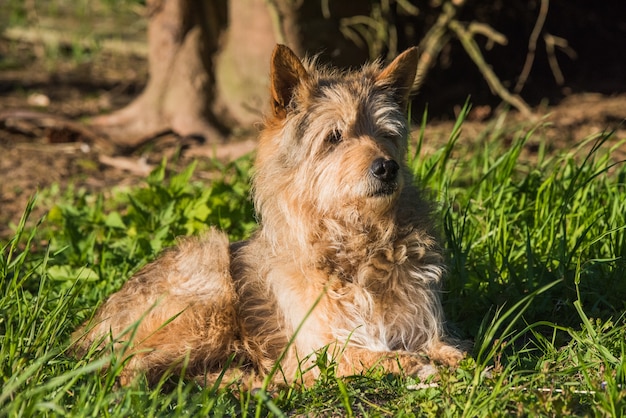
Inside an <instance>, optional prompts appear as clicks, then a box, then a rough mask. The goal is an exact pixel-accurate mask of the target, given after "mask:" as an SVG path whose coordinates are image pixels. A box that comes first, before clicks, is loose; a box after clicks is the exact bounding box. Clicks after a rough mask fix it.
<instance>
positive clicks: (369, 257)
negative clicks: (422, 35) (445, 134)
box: [72, 45, 464, 387]
mask: <svg viewBox="0 0 626 418" xmlns="http://www.w3.org/2000/svg"><path fill="white" fill-rule="evenodd" d="M417 60H418V54H417V50H416V48H411V49H408V50H406V51H405V52H404V53H402V54H401V55H399V56H398V57H397V58H396V59H395V60H393V62H391V63H390V64H389V65H387V66H386V67H383V66H381V65H380V64H379V63H370V64H366V65H364V66H363V67H362V68H361V69H360V70H355V71H348V72H342V71H339V70H336V69H332V68H330V67H327V66H324V65H319V64H317V63H316V60H315V59H304V60H300V59H299V58H298V57H297V56H296V55H295V54H294V53H293V52H292V51H291V50H290V49H289V48H287V47H286V46H283V45H278V46H276V48H275V49H274V52H273V54H272V58H271V69H270V93H271V109H270V114H269V115H268V116H267V117H266V120H265V126H264V129H263V130H262V132H261V134H260V139H259V145H258V151H257V156H256V161H255V169H256V171H255V172H254V174H253V178H252V194H253V200H254V204H255V209H256V212H257V215H258V218H259V228H258V230H257V231H256V232H255V233H254V234H253V235H252V237H251V238H250V239H249V240H247V241H242V242H236V243H231V244H229V242H228V238H227V236H226V235H225V234H224V233H223V232H220V231H218V230H216V229H210V231H209V232H207V233H205V234H204V235H202V236H201V237H191V238H184V239H181V240H180V241H179V243H178V245H177V246H176V247H174V248H172V249H169V250H166V251H165V252H164V254H162V255H161V256H160V257H159V258H158V259H157V260H156V261H154V262H152V263H151V264H149V265H147V266H146V267H144V268H143V269H142V270H140V271H139V272H138V273H137V274H136V275H135V276H134V277H132V278H131V279H130V280H129V281H128V282H127V283H126V284H125V285H124V286H123V287H122V288H121V290H119V291H118V292H117V293H114V294H113V295H112V296H110V298H109V299H108V300H107V301H106V302H105V303H104V304H103V305H102V306H101V307H100V308H99V309H98V310H97V312H96V313H95V315H94V317H93V318H92V319H91V320H89V321H87V322H86V323H84V324H83V325H82V326H81V327H80V328H79V329H78V330H77V331H76V332H75V333H74V334H73V337H72V339H73V343H74V346H75V347H76V351H77V353H78V354H79V355H84V354H85V353H86V352H87V351H88V350H90V349H91V348H93V347H96V346H99V347H105V346H107V344H113V347H115V348H114V351H117V352H118V353H119V355H121V356H123V358H124V360H125V366H124V369H123V371H122V372H121V374H120V377H119V378H120V382H121V384H123V385H125V384H129V383H131V382H132V380H133V379H134V378H135V377H136V376H137V375H138V374H143V375H145V376H146V377H147V379H148V381H149V382H156V381H158V379H159V378H161V376H163V374H164V373H166V372H168V371H173V372H175V373H182V372H183V371H184V373H185V375H186V376H193V377H195V378H197V379H199V380H200V381H202V382H203V383H205V384H215V383H216V382H217V384H220V382H219V381H220V380H221V382H222V383H221V384H228V383H237V384H241V385H246V386H250V387H254V386H255V385H259V384H261V383H260V382H262V381H270V382H271V384H276V385H281V384H292V383H295V382H300V383H302V384H305V385H310V384H312V383H313V382H314V381H315V379H316V377H317V376H318V375H319V373H320V372H319V368H317V367H316V366H315V365H316V361H319V358H320V356H319V353H320V350H326V351H325V352H326V353H331V354H332V359H333V361H334V364H335V372H336V374H337V376H349V375H354V374H358V373H363V372H367V371H368V370H370V369H373V368H377V367H378V368H382V370H383V371H384V372H385V373H394V374H406V375H418V376H420V373H422V372H423V371H424V370H432V369H433V366H432V364H433V363H436V364H444V365H452V366H453V365H456V364H457V363H458V362H459V360H460V359H462V357H463V355H464V354H463V352H462V351H461V350H460V349H459V348H458V347H457V346H455V344H454V341H453V340H449V339H448V338H447V337H446V335H445V333H444V319H443V313H442V306H441V302H440V292H441V290H440V285H441V280H442V276H443V275H444V272H445V266H444V257H443V255H442V248H441V247H440V244H439V243H438V239H437V232H436V228H435V224H436V222H434V220H433V206H432V205H431V204H430V203H429V202H428V200H427V199H425V198H424V196H423V195H424V192H423V191H422V190H421V189H419V188H418V187H416V186H415V185H414V184H413V179H412V176H411V173H410V170H409V169H408V168H407V166H406V163H405V159H406V154H407V146H408V134H409V127H408V122H407V116H406V110H407V104H408V100H409V96H410V93H411V87H412V85H413V81H414V78H415V73H416V68H417Z"/></svg>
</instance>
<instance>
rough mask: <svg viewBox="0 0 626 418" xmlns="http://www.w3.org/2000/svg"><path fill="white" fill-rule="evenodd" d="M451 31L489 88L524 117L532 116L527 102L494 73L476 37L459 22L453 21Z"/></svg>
mask: <svg viewBox="0 0 626 418" xmlns="http://www.w3.org/2000/svg"><path fill="white" fill-rule="evenodd" d="M448 26H449V27H450V29H451V30H452V31H453V32H454V33H455V34H456V36H457V38H458V39H459V41H461V45H463V48H464V49H465V51H466V52H467V55H469V56H470V58H471V59H472V61H474V64H476V66H477V67H478V69H479V70H480V72H481V73H482V75H483V77H484V79H485V80H486V81H487V84H488V85H489V88H490V89H491V91H492V92H493V93H495V94H497V95H498V96H500V97H501V98H502V100H504V101H505V102H507V103H509V104H510V105H511V106H513V107H514V108H516V109H517V110H519V111H520V112H521V113H522V115H524V116H526V117H530V116H532V111H531V110H530V107H529V106H528V104H526V102H525V101H524V100H523V99H522V98H521V97H519V96H518V95H516V94H511V93H510V92H509V91H508V90H507V89H506V88H505V87H504V86H503V85H502V83H501V82H500V79H499V78H498V76H497V75H496V74H495V73H494V72H493V70H492V69H491V67H490V66H489V65H487V63H486V62H485V59H484V58H483V55H482V53H481V52H480V48H479V47H478V45H477V44H476V41H475V40H474V37H473V36H472V34H471V33H469V32H468V31H467V30H466V29H465V28H464V27H463V25H461V24H460V23H459V22H458V21H456V20H452V21H450V23H449V24H448Z"/></svg>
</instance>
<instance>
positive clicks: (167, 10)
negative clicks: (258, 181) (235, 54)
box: [92, 0, 226, 147]
mask: <svg viewBox="0 0 626 418" xmlns="http://www.w3.org/2000/svg"><path fill="white" fill-rule="evenodd" d="M147 7H148V11H149V19H150V20H149V23H148V47H149V50H148V65H149V73H150V78H149V80H148V83H147V85H146V87H145V89H144V91H143V92H142V93H141V95H140V96H138V97H137V98H136V99H135V100H134V101H133V102H131V103H130V104H129V105H128V106H126V107H125V108H123V109H121V110H118V111H117V112H114V113H112V114H110V115H104V116H100V117H97V118H95V119H94V120H93V121H92V122H93V125H95V126H96V127H98V128H101V129H102V130H103V131H105V132H106V133H107V135H108V136H109V137H110V139H111V141H113V142H114V143H116V144H118V145H120V146H128V147H133V146H136V145H138V144H140V143H141V142H143V141H145V140H146V139H150V138H151V137H153V136H155V135H158V134H159V133H161V132H164V131H170V130H171V131H173V132H175V133H176V134H178V135H181V136H192V135H197V136H202V137H204V138H205V139H206V140H209V141H214V140H220V139H222V138H223V135H224V133H225V131H226V129H225V127H224V126H223V125H222V124H221V123H219V121H217V120H215V118H214V116H213V112H212V106H213V103H214V101H215V79H214V76H213V74H214V71H213V62H212V57H213V56H214V55H215V52H216V51H217V49H218V45H219V40H220V37H221V33H222V32H223V30H224V26H225V22H226V18H225V16H226V0H211V1H202V0H148V2H147Z"/></svg>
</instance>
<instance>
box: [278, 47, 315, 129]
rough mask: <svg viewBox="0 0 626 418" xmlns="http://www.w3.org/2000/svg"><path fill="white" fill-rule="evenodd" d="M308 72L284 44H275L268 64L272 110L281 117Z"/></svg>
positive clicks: (306, 77)
mask: <svg viewBox="0 0 626 418" xmlns="http://www.w3.org/2000/svg"><path fill="white" fill-rule="evenodd" d="M308 78H309V74H308V73H307V71H306V69H305V68H304V66H303V65H302V62H301V61H300V59H299V58H298V57H297V56H296V54H294V53H293V51H292V50H291V49H289V48H288V47H286V46H285V45H280V44H279V45H276V47H275V48H274V52H273V53H272V62H271V65H270V85H271V87H270V88H271V94H272V111H273V112H274V116H275V117H277V118H279V119H283V118H285V116H287V105H289V102H290V101H291V98H292V96H293V94H294V90H295V88H296V87H298V84H300V83H301V82H303V81H305V80H307V79H308Z"/></svg>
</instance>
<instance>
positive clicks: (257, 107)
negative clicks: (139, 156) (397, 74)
mask: <svg viewBox="0 0 626 418" xmlns="http://www.w3.org/2000/svg"><path fill="white" fill-rule="evenodd" d="M351 4H352V3H351ZM363 7H364V6H362V5H360V3H355V4H353V5H352V6H350V7H348V8H346V7H344V6H341V7H340V8H338V9H337V10H333V16H335V17H334V18H333V19H329V18H326V17H324V16H323V15H322V12H321V8H320V7H319V6H318V5H317V4H314V2H311V3H306V2H302V3H300V2H293V0H147V9H148V12H149V22H148V65H149V68H148V69H149V74H150V78H149V80H148V83H147V85H146V87H145V89H144V91H143V92H142V93H141V95H140V96H138V97H137V99H135V100H134V101H133V102H131V103H130V104H129V105H128V106H126V107H125V108H123V109H120V110H118V111H116V112H114V113H112V114H110V115H104V116H100V117H97V118H95V119H94V120H93V121H92V124H93V125H94V126H95V127H96V128H98V129H99V130H101V131H102V132H103V133H105V134H106V135H107V136H108V137H109V138H110V139H111V141H112V142H113V143H115V144H117V145H119V146H120V147H123V148H124V147H128V148H134V147H136V146H138V145H140V144H141V143H143V142H145V141H146V140H149V139H151V138H153V137H155V136H157V135H159V134H160V133H163V132H169V131H172V132H174V133H176V134H178V135H180V136H183V137H185V136H194V137H202V138H203V139H204V140H205V141H207V142H209V143H219V142H221V141H223V140H224V139H225V138H226V136H227V135H228V134H229V133H230V132H232V131H233V130H235V129H236V128H238V127H251V126H254V124H255V123H258V122H259V121H261V118H262V115H263V114H264V113H265V111H266V110H267V107H268V105H269V100H268V97H269V95H268V92H269V84H268V74H269V57H270V55H271V52H272V50H273V48H274V46H275V45H276V43H283V44H286V45H288V46H289V47H290V48H291V49H292V50H293V51H295V52H296V53H297V54H298V55H300V56H303V55H304V53H305V51H308V52H325V53H326V55H329V56H328V57H324V56H323V57H322V61H327V60H328V58H330V56H333V57H334V60H335V61H336V64H337V63H339V64H353V63H354V57H355V53H357V55H358V52H357V48H355V47H354V45H353V44H351V43H346V42H345V40H344V41H341V38H342V37H341V36H340V33H339V29H338V27H339V25H338V24H337V22H338V20H339V19H340V18H341V17H342V16H346V15H348V16H349V15H350V13H352V12H354V11H358V10H361V9H363ZM303 39H309V42H308V43H304V42H303ZM338 40H339V41H338ZM362 58H364V57H362ZM342 59H343V60H345V61H346V62H345V63H342Z"/></svg>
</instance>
